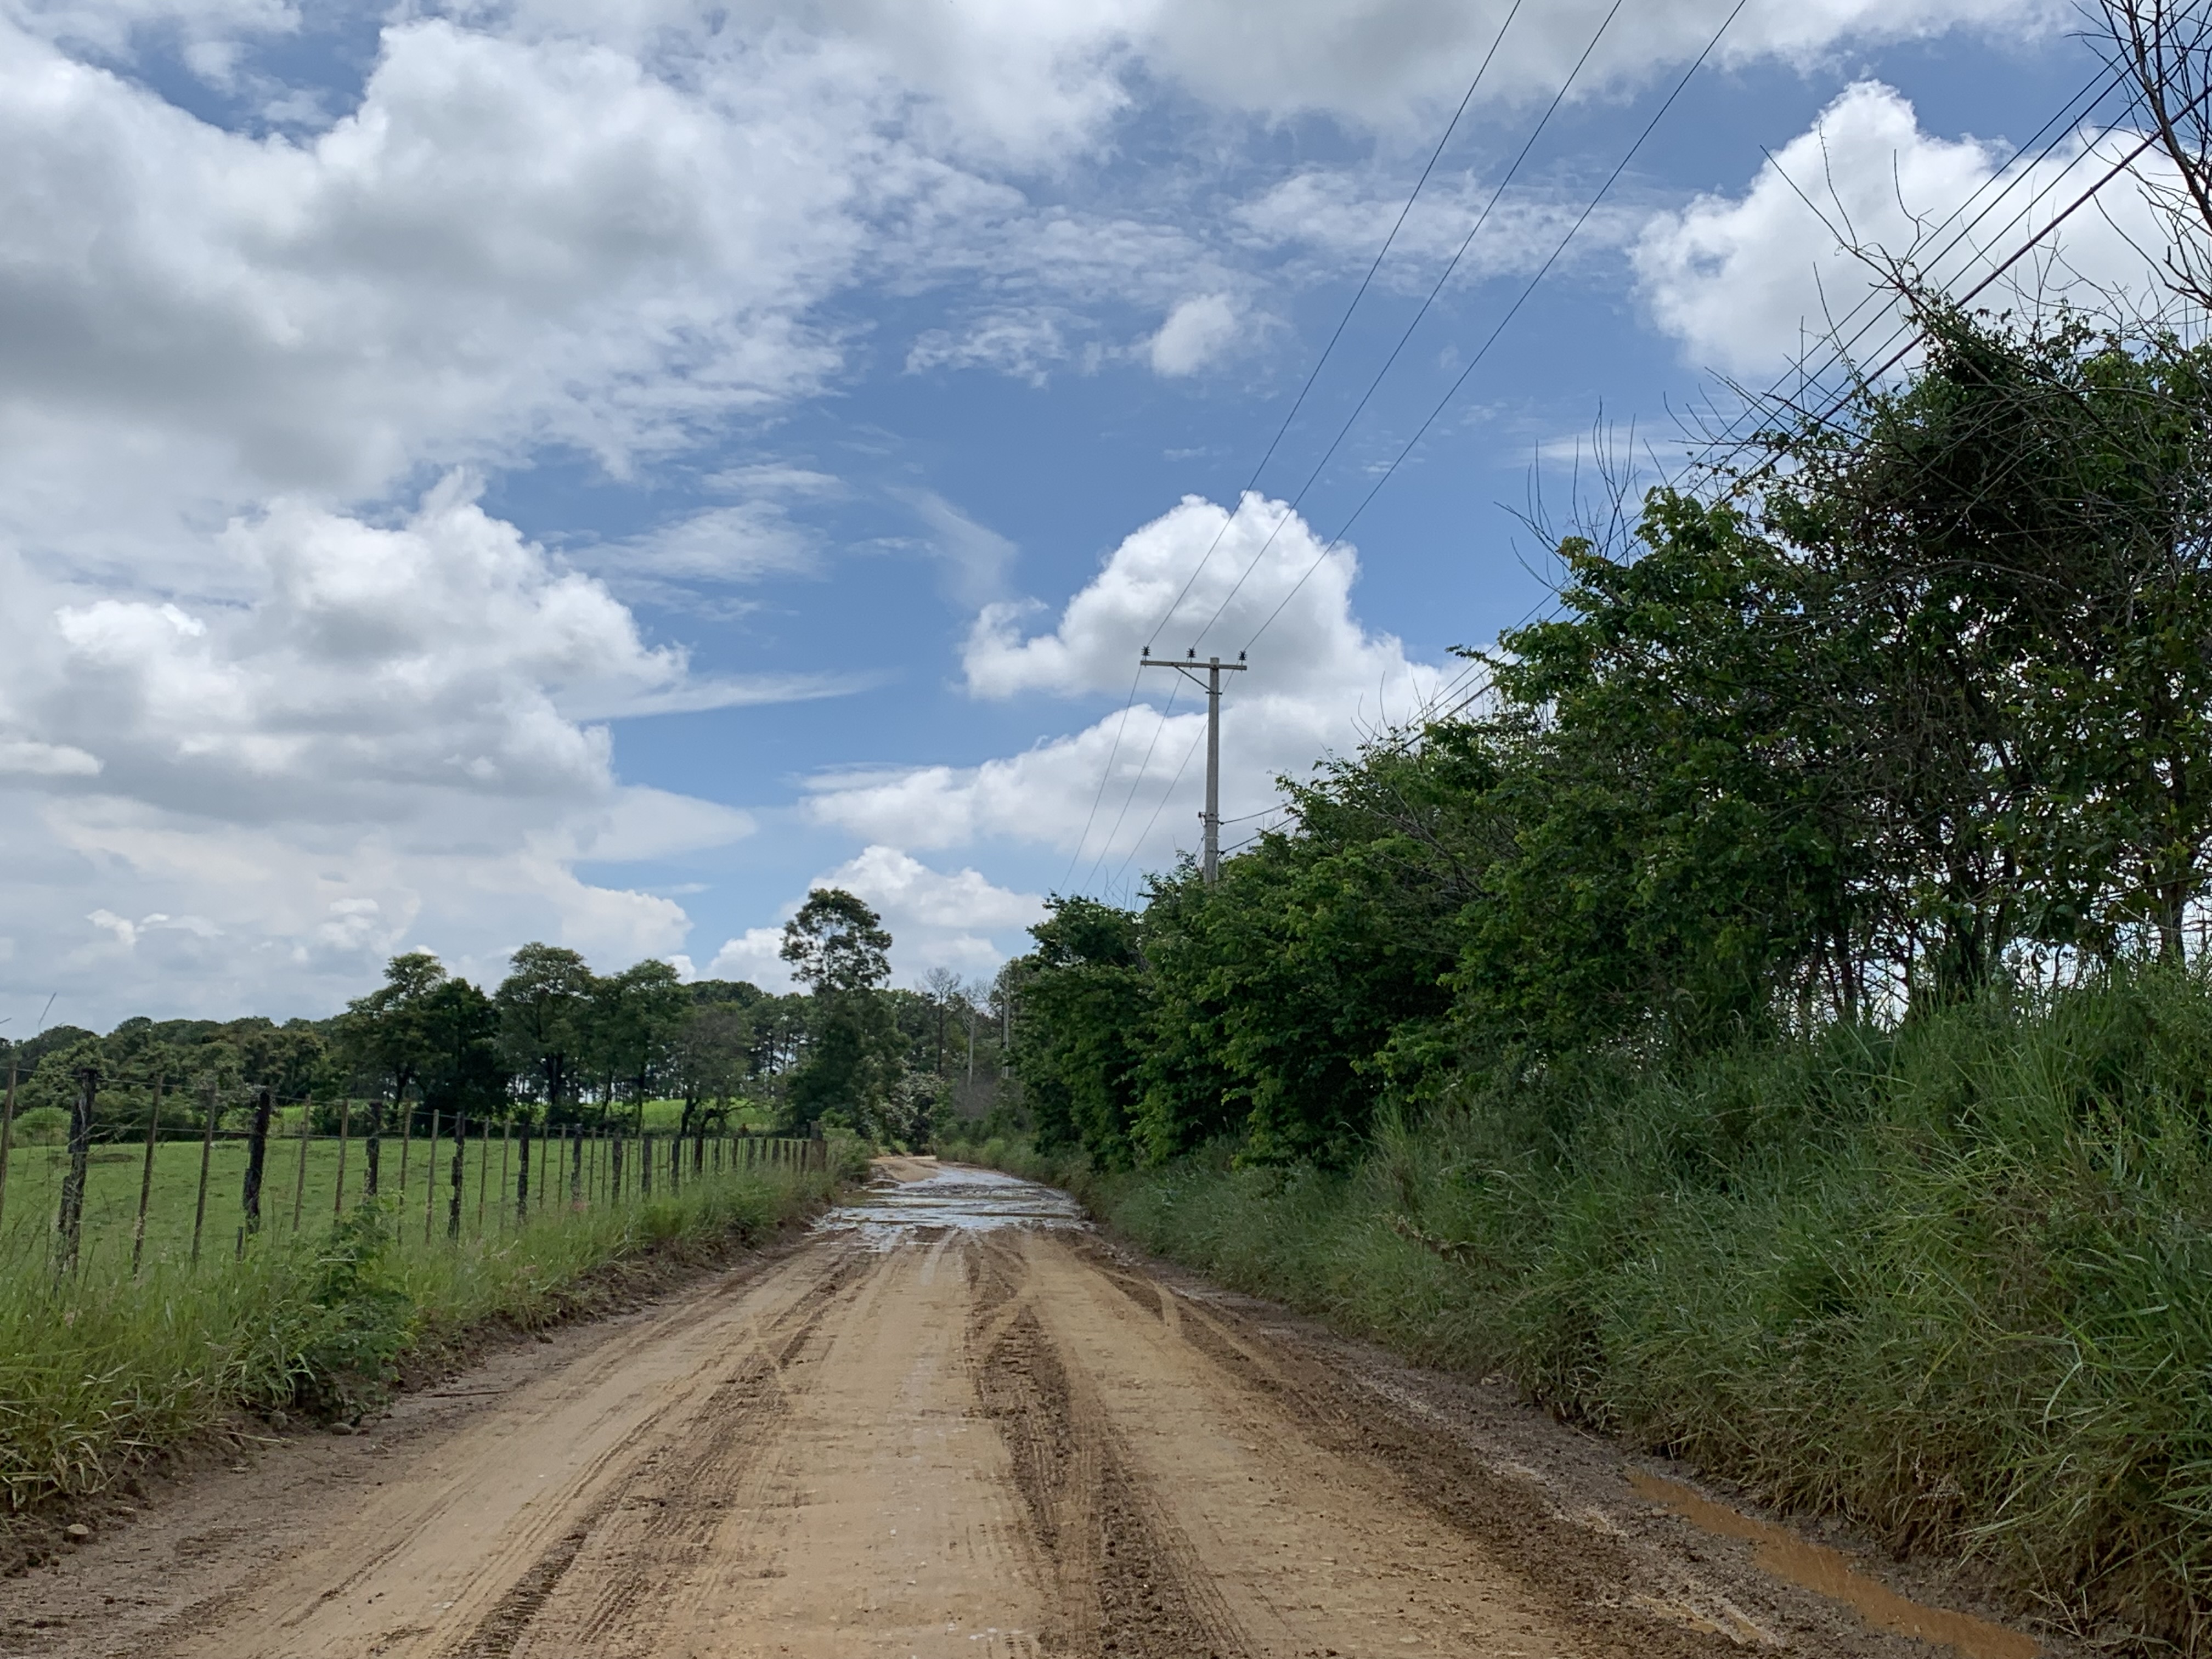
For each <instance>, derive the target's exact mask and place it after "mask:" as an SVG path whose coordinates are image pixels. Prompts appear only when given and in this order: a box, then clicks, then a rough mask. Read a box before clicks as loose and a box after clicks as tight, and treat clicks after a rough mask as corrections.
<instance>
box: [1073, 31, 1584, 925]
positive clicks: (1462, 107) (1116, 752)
mask: <svg viewBox="0 0 2212 1659" xmlns="http://www.w3.org/2000/svg"><path fill="white" fill-rule="evenodd" d="M1521 7H1522V0H1513V4H1512V6H1511V8H1510V9H1508V10H1507V12H1506V14H1505V21H1504V22H1503V23H1501V24H1499V25H1498V33H1497V35H1496V37H1495V38H1494V39H1492V41H1491V43H1490V50H1489V51H1487V52H1485V53H1484V54H1483V57H1482V62H1481V63H1480V64H1477V65H1476V66H1475V70H1474V79H1472V80H1471V81H1469V82H1468V83H1467V91H1466V93H1465V94H1463V95H1462V97H1461V99H1460V100H1459V106H1458V108H1456V109H1455V110H1454V111H1453V112H1452V118H1451V119H1450V120H1449V122H1447V123H1446V124H1445V125H1444V131H1443V137H1440V138H1438V139H1437V145H1436V148H1435V149H1433V150H1431V152H1430V154H1429V160H1428V165H1427V166H1425V167H1423V168H1422V169H1421V176H1420V177H1419V179H1416V180H1414V183H1413V191H1412V192H1411V193H1410V194H1409V195H1407V197H1406V205H1405V206H1404V207H1402V208H1401V209H1399V210H1398V217H1397V219H1396V220H1395V222H1393V223H1392V225H1391V227H1390V234H1389V235H1388V236H1386V237H1384V238H1383V246H1382V247H1381V248H1380V249H1378V250H1377V251H1376V255H1375V259H1374V262H1373V263H1372V264H1370V265H1369V266H1368V267H1367V274H1366V276H1364V277H1362V278H1361V279H1360V283H1359V287H1358V291H1356V292H1355V293H1354V294H1353V295H1352V301H1351V303H1350V304H1349V305H1347V306H1346V307H1345V308H1344V315H1343V316H1342V317H1340V318H1339V319H1337V325H1336V328H1335V331H1334V332H1333V333H1331V334H1330V336H1329V337H1328V344H1327V345H1326V346H1324V347H1323V348H1322V354H1321V356H1319V357H1317V358H1316V359H1315V361H1314V366H1313V368H1311V369H1310V370H1309V371H1308V372H1307V374H1306V379H1305V384H1304V386H1300V387H1299V388H1298V395H1297V397H1296V398H1293V399H1292V400H1291V407H1290V410H1289V412H1288V413H1287V414H1285V416H1283V418H1282V421H1281V422H1280V424H1279V425H1278V426H1277V427H1276V428H1275V435H1274V436H1273V438H1271V439H1270V440H1268V442H1267V451H1266V453H1264V454H1262V455H1261V457H1260V463H1259V465H1257V466H1255V467H1254V468H1253V469H1252V476H1251V477H1250V479H1249V481H1248V482H1247V483H1246V484H1245V486H1244V488H1243V489H1240V490H1239V491H1237V500H1236V501H1234V502H1233V503H1232V504H1231V507H1230V509H1229V513H1228V516H1227V517H1225V519H1223V520H1222V521H1221V528H1220V529H1218V530H1217V531H1215V532H1213V540H1212V543H1211V544H1209V545H1208V546H1207V548H1206V551H1205V553H1204V554H1203V555H1201V556H1200V559H1199V562H1198V563H1197V565H1196V566H1194V568H1192V570H1191V573H1190V575H1189V577H1188V579H1187V580H1185V581H1184V583H1183V585H1182V592H1178V593H1177V594H1176V596H1175V598H1174V599H1172V600H1170V602H1169V604H1168V608H1167V610H1166V611H1164V612H1163V613H1162V614H1161V616H1160V617H1159V620H1158V621H1157V622H1155V623H1153V624H1152V627H1151V628H1150V629H1146V633H1147V635H1156V634H1158V632H1159V630H1160V629H1163V628H1164V627H1166V626H1167V624H1168V623H1170V622H1171V621H1172V620H1174V617H1175V613H1176V607H1177V606H1179V605H1182V602H1183V599H1184V598H1185V597H1186V596H1187V595H1188V593H1189V592H1190V590H1191V586H1192V584H1193V583H1194V582H1196V581H1197V580H1198V578H1199V574H1200V572H1201V571H1203V570H1204V569H1205V568H1206V563H1207V562H1208V561H1209V560H1211V559H1212V557H1213V554H1214V550H1215V549H1216V548H1218V547H1219V546H1220V545H1221V540H1222V538H1223V537H1225V536H1226V535H1227V534H1228V533H1229V526H1231V525H1232V524H1234V523H1236V521H1237V514H1238V513H1241V512H1243V508H1244V498H1245V497H1246V496H1247V495H1250V494H1252V493H1253V491H1254V490H1255V489H1257V488H1258V487H1259V483H1260V477H1261V474H1262V473H1263V472H1265V471H1267V463H1268V462H1269V461H1270V460H1272V459H1273V458H1274V454H1275V450H1276V448H1277V447H1278V446H1279V445H1280V444H1281V443H1282V441H1283V437H1284V435H1285V433H1287V432H1288V431H1289V430H1290V429H1291V422H1292V421H1293V420H1295V419H1297V413H1298V410H1300V409H1301V408H1303V407H1304V404H1305V400H1306V398H1307V397H1308V395H1309V394H1310V393H1311V392H1312V391H1313V388H1314V383H1315V382H1316V380H1319V379H1320V378H1321V372H1322V368H1324V367H1326V366H1327V364H1328V360H1329V358H1330V356H1332V355H1333V354H1334V352H1335V350H1336V346H1337V342H1338V341H1340V340H1341V339H1342V338H1343V337H1344V331H1345V329H1346V327H1347V326H1348V325H1350V324H1351V321H1352V313H1353V312H1354V311H1356V310H1358V307H1359V302H1360V301H1361V300H1363V299H1364V298H1365V297H1366V295H1367V290H1368V289H1369V287H1370V285H1371V284H1372V283H1374V281H1375V274H1376V272H1377V271H1378V270H1381V269H1382V268H1383V258H1384V257H1385V256H1386V255H1388V254H1389V252H1390V249H1391V247H1392V246H1393V245H1394V244H1395V243H1396V241H1397V240H1398V233H1399V232H1400V231H1401V230H1402V229H1404V228H1405V224H1406V219H1407V216H1408V215H1410V214H1411V213H1412V212H1413V204H1414V203H1415V202H1416V201H1418V200H1419V199H1420V194H1421V191H1422V189H1423V187H1424V186H1425V185H1427V184H1428V182H1429V175H1430V174H1431V173H1433V172H1435V171H1436V166H1437V161H1440V160H1441V159H1443V153H1444V148H1445V146H1446V145H1448V144H1449V143H1451V137H1452V134H1453V133H1454V132H1455V131H1458V129H1459V124H1460V120H1461V118H1462V117H1463V116H1464V115H1466V113H1467V110H1468V105H1469V104H1471V103H1473V102H1474V94H1475V90H1476V88H1479V87H1480V86H1481V85H1482V82H1483V77H1484V76H1486V75H1488V74H1489V72H1490V65H1491V63H1492V59H1494V58H1496V57H1497V56H1498V48H1499V47H1500V46H1504V44H1505V36H1506V33H1507V31H1508V30H1510V29H1511V28H1512V27H1513V20H1514V19H1515V18H1516V17H1518V16H1519V15H1521ZM1613 9H1615V10H1616V11H1617V10H1619V9H1620V0H1615V3H1614V8H1613ZM1462 252H1465V249H1464V247H1462ZM1146 648H1147V649H1148V650H1149V649H1150V646H1149V644H1148V645H1147V647H1146ZM1141 678H1143V671H1141V670H1139V671H1138V672H1137V673H1136V674H1133V675H1131V676H1130V678H1129V692H1128V695H1127V696H1126V697H1124V698H1123V699H1122V701H1121V724H1120V725H1118V726H1115V730H1114V742H1113V744H1111V746H1109V749H1108V750H1107V751H1106V764H1105V766H1104V767H1103V768H1102V769H1101V770H1100V772H1099V775H1098V788H1097V793H1094V794H1093V795H1092V796H1091V810H1090V811H1089V812H1088V813H1087V814H1085V817H1084V820H1083V833H1082V835H1081V836H1079V837H1078V838H1077V840H1076V843H1075V851H1074V852H1073V854H1070V855H1069V857H1068V860H1067V872H1066V874H1065V875H1063V876H1062V877H1061V878H1060V884H1061V885H1062V886H1063V887H1064V886H1066V884H1067V883H1068V881H1069V880H1070V879H1071V878H1073V876H1074V874H1075V866H1077V865H1078V864H1079V863H1081V862H1082V860H1083V849H1084V848H1085V847H1086V846H1088V845H1089V844H1090V841H1091V825H1092V824H1093V823H1096V822H1097V817H1098V807H1099V804H1100V803H1101V802H1102V801H1103V800H1104V799H1105V796H1106V785H1107V782H1108V781H1109V780H1110V779H1111V778H1112V776H1113V775H1114V763H1115V760H1117V759H1119V758H1120V757H1121V734H1122V732H1124V731H1125V730H1126V729H1127V726H1128V724H1129V710H1130V709H1131V708H1133V707H1134V706H1135V705H1136V701H1137V686H1138V683H1139V680H1140V679H1141ZM1154 735H1155V737H1156V738H1157V736H1158V733H1157V732H1155V734H1154ZM1147 758H1148V760H1149V757H1147ZM1141 776H1142V774H1141V773H1140V774H1139V777H1140V778H1141ZM1135 798H1136V786H1135V785H1131V786H1130V799H1132V800H1133V799H1135ZM1123 811H1127V805H1126V804H1125V805H1124V807H1123ZM1108 844H1109V846H1110V845H1111V844H1112V843H1111V841H1110V838H1109V843H1108ZM1099 858H1100V860H1101V861H1102V862H1103V860H1104V858H1105V854H1104V852H1103V851H1102V852H1101V853H1100V854H1099Z"/></svg>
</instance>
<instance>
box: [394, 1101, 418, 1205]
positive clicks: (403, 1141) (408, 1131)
mask: <svg viewBox="0 0 2212 1659" xmlns="http://www.w3.org/2000/svg"><path fill="white" fill-rule="evenodd" d="M392 1104H393V1105H395V1106H397V1107H398V1109H399V1202H400V1203H401V1204H404V1203H406V1202H407V1154H408V1153H409V1152H411V1151H413V1150H414V1146H415V1109H414V1108H413V1107H412V1106H410V1105H409V1104H408V1103H407V1091H406V1090H404V1089H402V1090H401V1091H399V1098H398V1099H397V1100H395V1101H393V1102H392Z"/></svg>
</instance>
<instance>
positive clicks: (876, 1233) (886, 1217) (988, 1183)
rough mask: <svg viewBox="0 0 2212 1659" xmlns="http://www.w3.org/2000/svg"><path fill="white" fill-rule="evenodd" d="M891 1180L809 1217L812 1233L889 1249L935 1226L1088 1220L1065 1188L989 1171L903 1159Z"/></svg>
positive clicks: (1075, 1224) (977, 1229) (994, 1227)
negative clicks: (841, 1236)
mask: <svg viewBox="0 0 2212 1659" xmlns="http://www.w3.org/2000/svg"><path fill="white" fill-rule="evenodd" d="M902 1164H903V1165H904V1167H902V1168H901V1169H900V1170H897V1171H896V1172H891V1178H890V1179H889V1180H887V1181H882V1182H878V1184H877V1185H875V1186H873V1187H872V1188H869V1189H868V1191H867V1193H866V1195H865V1196H863V1197H861V1198H860V1199H859V1200H856V1201H855V1202H854V1203H851V1204H844V1205H840V1206H838V1207H837V1208H836V1209H834V1210H831V1211H829V1212H828V1213H827V1214H825V1215H823V1217H822V1218H821V1219H820V1220H818V1221H817V1222H816V1223H815V1224H814V1225H815V1231H817V1232H824V1233H842V1234H848V1235H852V1236H855V1237H858V1238H859V1239H860V1242H861V1243H866V1244H870V1245H872V1246H874V1247H875V1248H877V1249H891V1248H892V1247H894V1246H896V1245H898V1244H902V1243H907V1242H908V1241H909V1240H911V1239H912V1238H913V1237H914V1236H915V1234H916V1233H918V1232H923V1231H932V1230H937V1229H943V1230H946V1231H952V1232H958V1233H989V1232H997V1231H1000V1230H1001V1229H1003V1228H1007V1227H1043V1228H1055V1229H1058V1228H1084V1227H1088V1226H1089V1225H1090V1223H1088V1222H1087V1221H1085V1219H1084V1218H1083V1211H1082V1208H1081V1206H1079V1205H1078V1204H1077V1203H1076V1201H1075V1200H1073V1199H1072V1198H1070V1197H1069V1196H1068V1195H1067V1194H1066V1193H1063V1192H1059V1191H1056V1190H1054V1188H1050V1187H1041V1186H1039V1185H1038V1184H1037V1183H1036V1182H1034V1181H1024V1180H1022V1179H1021V1178H1020V1177H1018V1176H1010V1175H1001V1174H1000V1172H999V1171H997V1170H972V1169H967V1168H949V1169H948V1168H944V1167H941V1166H936V1165H925V1164H921V1161H920V1160H904V1161H902Z"/></svg>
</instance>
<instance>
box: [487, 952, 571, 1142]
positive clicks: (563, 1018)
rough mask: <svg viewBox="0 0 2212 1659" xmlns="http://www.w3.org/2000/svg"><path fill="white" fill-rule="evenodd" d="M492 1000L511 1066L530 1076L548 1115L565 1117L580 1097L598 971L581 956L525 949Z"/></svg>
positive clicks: (513, 959) (517, 954)
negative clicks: (565, 1108)
mask: <svg viewBox="0 0 2212 1659" xmlns="http://www.w3.org/2000/svg"><path fill="white" fill-rule="evenodd" d="M508 961H509V964H510V965H509V969H508V972H507V977H506V978H505V979H503V980H501V981H500V984H499V989H498V990H497V991H495V993H493V996H492V1000H493V1002H494V1004H495V1006H496V1008H497V1010H498V1015H499V1039H500V1043H501V1047H502V1048H504V1050H505V1051H506V1054H507V1063H508V1064H509V1065H511V1066H513V1068H514V1069H515V1070H516V1071H517V1072H520V1073H524V1074H526V1075H527V1076H528V1077H529V1078H530V1079H531V1080H532V1086H533V1089H534V1091H535V1092H537V1094H538V1097H539V1098H540V1099H541V1100H543V1101H544V1103H545V1106H546V1109H547V1112H548V1113H549V1114H550V1115H552V1116H555V1117H557V1116H558V1115H560V1111H561V1107H562V1103H563V1102H564V1101H567V1100H568V1099H571V1098H572V1097H574V1095H575V1093H576V1090H577V1087H578V1085H579V1083H580V1078H579V1077H578V1075H577V1073H578V1069H579V1062H580V1057H581V1055H582V1054H583V1051H584V1048H585V1046H586V1041H587V1032H586V1024H587V1022H588V1020H589V1019H590V1017H591V1003H592V985H593V981H592V970H591V969H590V968H589V967H587V966H586V964H585V962H584V958H583V957H580V956H579V955H578V954H577V953H576V952H575V951H569V950H565V949H563V948H562V947H561V946H559V945H541V944H530V945H524V946H523V947H522V948H521V949H520V950H519V951H516V952H515V953H514V954H513V957H510V958H508Z"/></svg>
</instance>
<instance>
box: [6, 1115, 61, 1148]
mask: <svg viewBox="0 0 2212 1659" xmlns="http://www.w3.org/2000/svg"><path fill="white" fill-rule="evenodd" d="M69 1121H70V1115H69V1114H68V1113H67V1112H65V1111H64V1110H63V1109H61V1108H60V1107H58V1106H33V1107H32V1108H31V1109H29V1110H28V1111H27V1112H19V1113H17V1114H16V1115H15V1127H14V1128H13V1129H12V1130H10V1131H9V1137H8V1138H9V1142H10V1143H11V1144H12V1145H15V1146H60V1145H61V1144H62V1143H63V1142H64V1141H65V1140H67V1139H69Z"/></svg>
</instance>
